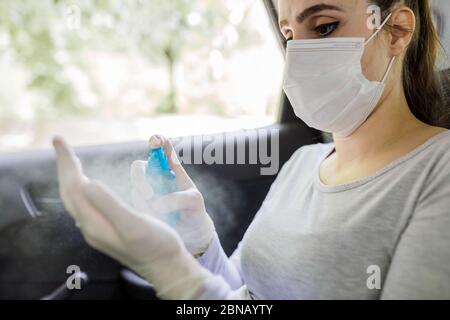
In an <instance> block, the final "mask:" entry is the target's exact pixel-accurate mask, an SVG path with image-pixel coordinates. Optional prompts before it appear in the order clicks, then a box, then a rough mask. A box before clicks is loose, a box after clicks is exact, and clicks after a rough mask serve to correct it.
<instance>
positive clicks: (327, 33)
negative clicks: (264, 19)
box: [278, 0, 390, 81]
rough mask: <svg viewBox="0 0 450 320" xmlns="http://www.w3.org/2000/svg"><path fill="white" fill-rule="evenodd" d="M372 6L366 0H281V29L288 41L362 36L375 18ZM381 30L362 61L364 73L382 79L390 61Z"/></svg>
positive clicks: (375, 79) (365, 35) (371, 77)
mask: <svg viewBox="0 0 450 320" xmlns="http://www.w3.org/2000/svg"><path fill="white" fill-rule="evenodd" d="M370 5H372V3H369V2H368V1H366V0H278V9H279V13H280V14H279V16H280V19H279V25H280V30H281V32H282V33H283V35H284V37H285V38H286V39H287V40H302V39H317V38H327V37H363V38H365V39H368V38H369V37H370V36H371V35H372V34H373V33H374V32H375V30H371V29H369V27H368V25H370V24H368V21H372V19H373V17H371V15H370V14H368V13H367V9H368V7H369V6H370ZM385 35H386V33H380V36H379V37H375V38H374V39H373V40H372V41H371V42H370V43H369V44H368V45H367V46H366V48H365V50H364V56H363V59H362V61H361V64H362V68H363V73H364V75H365V76H366V77H367V78H368V79H369V80H373V81H380V80H381V79H382V77H383V75H384V73H385V71H386V68H387V66H388V64H389V61H390V57H389V54H388V38H387V37H386V36H385Z"/></svg>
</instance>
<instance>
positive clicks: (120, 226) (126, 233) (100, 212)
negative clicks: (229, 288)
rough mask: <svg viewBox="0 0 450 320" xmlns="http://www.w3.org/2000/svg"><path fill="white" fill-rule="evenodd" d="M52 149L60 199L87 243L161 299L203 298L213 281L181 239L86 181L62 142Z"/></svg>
mask: <svg viewBox="0 0 450 320" xmlns="http://www.w3.org/2000/svg"><path fill="white" fill-rule="evenodd" d="M53 144H54V147H55V150H56V154H57V164H58V177H59V190H60V194H61V198H62V200H63V202H64V204H65V206H66V209H67V210H68V211H69V212H70V214H71V215H72V216H73V218H74V219H75V220H76V222H77V225H78V226H79V227H80V229H81V232H82V233H83V236H84V238H85V239H86V241H87V242H88V243H89V244H90V245H91V246H92V247H94V248H96V249H98V250H99V251H102V252H104V253H105V254H107V255H109V256H111V257H113V258H115V259H116V260H118V261H119V262H121V263H122V264H124V265H126V266H128V267H129V268H131V269H132V270H134V271H135V272H136V273H138V274H139V275H141V276H142V277H143V278H144V279H146V280H147V281H149V282H150V283H152V284H153V285H154V287H155V289H156V292H157V294H158V296H159V297H160V298H163V299H194V298H196V297H198V296H199V295H201V294H202V291H203V290H204V289H205V284H206V283H207V282H208V281H211V280H212V279H213V277H214V276H213V275H212V274H211V273H209V271H207V270H206V269H204V268H202V267H201V266H200V264H198V262H197V261H196V260H195V259H194V258H193V257H192V255H190V254H189V252H188V251H187V250H186V249H185V247H184V245H183V243H182V241H181V239H180V238H179V236H178V235H177V233H176V232H175V231H174V230H173V229H171V228H170V227H169V226H168V225H166V224H165V223H163V222H162V221H160V220H158V219H155V218H154V217H153V216H152V215H148V214H144V213H140V212H138V211H135V210H134V209H131V208H129V207H128V206H127V205H126V204H125V203H123V202H122V201H120V200H119V199H118V198H117V197H116V196H115V195H113V194H112V192H111V191H109V190H108V188H107V187H105V186H104V185H102V184H100V183H98V182H95V181H91V180H89V179H88V178H87V177H85V176H84V175H83V172H82V167H81V162H80V161H79V159H78V158H77V157H76V156H75V155H74V153H73V151H72V150H71V149H70V147H68V146H67V144H66V143H65V142H64V141H63V140H62V139H61V138H55V139H54V141H53ZM213 282H214V281H213Z"/></svg>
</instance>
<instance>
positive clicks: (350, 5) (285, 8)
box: [273, 0, 367, 18]
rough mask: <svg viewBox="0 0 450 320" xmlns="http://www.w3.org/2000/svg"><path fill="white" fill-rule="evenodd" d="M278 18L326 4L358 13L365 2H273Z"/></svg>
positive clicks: (360, 0) (328, 0)
mask: <svg viewBox="0 0 450 320" xmlns="http://www.w3.org/2000/svg"><path fill="white" fill-rule="evenodd" d="M273 1H274V4H275V7H276V8H278V14H279V16H280V18H284V17H288V16H290V15H292V14H297V13H298V12H301V11H303V10H305V9H307V8H310V7H313V6H316V5H320V4H327V5H332V6H336V7H339V8H341V9H342V10H343V11H345V12H359V11H361V10H364V11H365V9H366V8H367V1H366V0H273Z"/></svg>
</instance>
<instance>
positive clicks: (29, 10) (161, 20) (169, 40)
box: [0, 0, 258, 117]
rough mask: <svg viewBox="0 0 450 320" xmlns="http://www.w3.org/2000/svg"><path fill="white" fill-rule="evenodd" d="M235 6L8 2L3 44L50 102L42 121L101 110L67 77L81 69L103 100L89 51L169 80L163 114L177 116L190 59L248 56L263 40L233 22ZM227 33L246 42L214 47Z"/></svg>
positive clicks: (44, 104)
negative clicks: (124, 59)
mask: <svg viewBox="0 0 450 320" xmlns="http://www.w3.org/2000/svg"><path fill="white" fill-rule="evenodd" d="M227 2H230V0H228V1H217V0H77V1H69V0H39V1H36V0H21V1H17V0H1V1H0V39H4V41H3V42H1V41H0V57H1V55H5V54H6V53H8V54H10V55H12V56H13V58H14V61H16V62H18V63H19V64H21V65H22V67H23V69H24V70H26V73H27V79H28V90H30V92H39V93H40V94H42V95H43V96H44V97H45V99H43V101H41V103H39V104H37V105H33V108H35V113H36V114H37V115H42V116H46V115H52V116H54V117H57V116H58V115H60V114H64V115H66V114H80V113H85V112H91V111H92V110H95V109H96V108H95V107H98V106H88V105H86V102H85V101H83V100H82V99H80V96H79V95H78V94H77V91H76V89H75V87H74V84H73V82H72V81H71V79H70V77H68V76H67V70H68V68H71V70H73V69H74V68H75V70H78V71H80V73H81V74H83V75H85V76H86V77H87V78H88V83H89V86H90V88H91V89H92V90H93V92H96V88H95V85H94V84H93V81H92V79H89V76H88V73H86V72H85V71H86V68H87V67H86V66H85V65H84V63H83V52H85V50H87V49H89V50H99V51H107V52H118V53H137V54H139V55H140V56H143V57H145V59H147V60H148V61H149V63H151V64H152V65H157V66H163V67H164V69H165V70H166V72H167V75H168V79H169V81H170V83H169V85H168V88H169V89H168V92H166V93H164V97H163V98H162V99H161V102H160V104H159V106H158V108H157V110H158V111H160V112H177V110H178V107H177V102H176V101H177V88H176V84H175V81H174V68H175V66H176V64H177V63H179V61H180V59H181V57H182V56H183V54H184V53H185V52H186V51H188V50H189V51H191V52H192V51H196V50H199V51H200V50H212V49H213V48H214V49H217V50H220V51H221V52H222V53H223V54H224V55H227V54H228V53H229V52H231V51H232V50H233V49H234V48H235V47H236V46H239V47H240V48H245V47H246V46H251V45H253V44H255V43H257V41H258V34H257V33H255V32H253V31H252V30H255V28H257V26H249V25H247V22H246V19H241V20H240V21H231V20H230V19H231V17H232V16H231V14H230V13H231V11H230V9H229V8H228V7H227V5H226V3H227ZM244 14H245V13H244ZM227 26H228V27H229V26H232V27H233V28H235V30H236V32H237V34H238V35H239V39H238V42H237V43H235V44H233V45H231V46H230V45H229V44H227V42H226V41H213V40H214V39H216V40H217V39H219V40H220V39H221V38H224V37H225V32H224V30H225V28H227ZM2 43H3V44H2ZM200 63H201V62H200ZM1 77H8V75H5V74H3V75H1ZM205 81H208V79H205ZM0 98H1V97H0ZM0 108H1V107H0ZM0 112H2V110H1V109H0Z"/></svg>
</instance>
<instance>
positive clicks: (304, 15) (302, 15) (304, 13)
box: [280, 3, 344, 27]
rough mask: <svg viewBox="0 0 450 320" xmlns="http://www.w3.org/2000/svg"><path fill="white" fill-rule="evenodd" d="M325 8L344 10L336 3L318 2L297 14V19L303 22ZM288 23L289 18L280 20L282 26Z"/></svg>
mask: <svg viewBox="0 0 450 320" xmlns="http://www.w3.org/2000/svg"><path fill="white" fill-rule="evenodd" d="M324 10H335V11H344V10H343V9H342V8H340V7H338V6H334V5H331V4H326V3H320V4H316V5H314V6H312V7H309V8H307V9H305V10H303V11H302V12H301V13H300V14H299V15H298V16H297V21H298V23H303V22H304V21H305V20H306V19H308V18H309V17H310V16H312V15H313V14H315V13H318V12H320V11H324ZM287 23H288V22H287V20H282V21H280V27H282V26H284V25H285V24H287Z"/></svg>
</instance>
